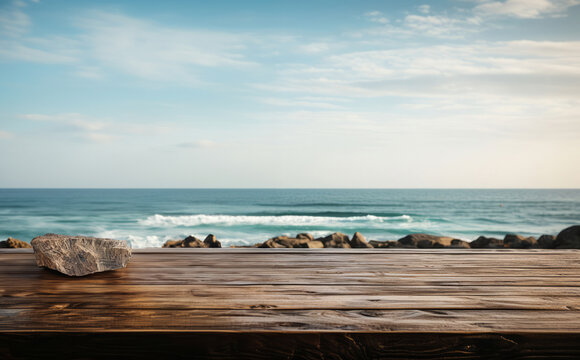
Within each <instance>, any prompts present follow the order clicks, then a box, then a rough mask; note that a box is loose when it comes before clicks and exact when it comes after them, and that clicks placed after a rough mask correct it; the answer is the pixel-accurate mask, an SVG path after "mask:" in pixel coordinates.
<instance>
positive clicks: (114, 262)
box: [30, 234, 131, 276]
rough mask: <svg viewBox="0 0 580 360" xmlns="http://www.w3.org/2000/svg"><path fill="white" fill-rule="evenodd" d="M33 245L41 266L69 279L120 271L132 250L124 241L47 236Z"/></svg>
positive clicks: (33, 242)
mask: <svg viewBox="0 0 580 360" xmlns="http://www.w3.org/2000/svg"><path fill="white" fill-rule="evenodd" d="M30 243H31V244H32V247H33V248H34V255H35V256H36V263H37V264H38V266H42V267H47V268H49V269H52V270H56V271H59V272H61V273H63V274H66V275H69V276H84V275H88V274H92V273H96V272H101V271H108V270H115V269H120V268H123V267H125V266H127V263H128V262H129V259H130V258H131V248H129V245H127V242H126V241H122V240H113V239H100V238H94V237H89V236H67V235H57V234H46V235H43V236H39V237H36V238H34V239H32V241H31V242H30Z"/></svg>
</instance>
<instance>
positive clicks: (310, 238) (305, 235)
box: [296, 233, 314, 241]
mask: <svg viewBox="0 0 580 360" xmlns="http://www.w3.org/2000/svg"><path fill="white" fill-rule="evenodd" d="M296 239H308V240H310V241H314V236H312V235H310V234H308V233H300V234H298V235H296Z"/></svg>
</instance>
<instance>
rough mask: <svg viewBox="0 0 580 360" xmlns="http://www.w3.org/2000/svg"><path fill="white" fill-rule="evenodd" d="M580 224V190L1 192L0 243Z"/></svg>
mask: <svg viewBox="0 0 580 360" xmlns="http://www.w3.org/2000/svg"><path fill="white" fill-rule="evenodd" d="M575 224H580V190H578V189H576V190H512V189H509V190H507V189H506V190H464V189H462V190H428V189H425V190H423V189H408V190H399V189H397V190H395V189H376V190H375V189H364V190H363V189H358V190H353V189H348V190H347V189H328V190H320V189H0V239H2V240H3V239H5V238H7V237H9V236H11V237H15V238H18V239H20V240H24V241H30V240H31V239H32V238H34V237H36V236H39V235H42V234H45V233H59V234H71V235H72V234H82V235H91V236H97V237H107V238H114V239H121V240H127V241H129V242H130V244H131V246H132V247H133V248H145V247H159V246H161V245H162V244H163V243H164V242H165V241H167V240H170V239H182V238H184V237H186V236H187V235H195V236H196V237H198V238H201V239H202V240H203V238H204V237H205V236H206V235H207V234H209V233H212V234H214V235H216V236H217V238H218V239H219V240H220V241H221V242H222V244H223V246H229V245H249V244H254V243H257V242H262V241H265V240H267V239H268V238H270V237H273V236H276V235H282V234H286V235H294V234H296V233H300V232H309V233H312V234H313V235H314V236H316V237H317V236H323V235H326V234H329V233H332V232H335V231H340V232H344V233H347V234H352V233H354V232H355V231H360V232H361V233H363V234H364V235H365V236H366V237H367V239H369V240H372V239H374V240H396V239H399V238H401V237H403V236H405V235H406V234H409V233H415V232H425V233H430V234H437V235H449V236H454V237H457V238H460V239H465V240H473V239H475V238H477V237H478V236H479V235H487V236H497V237H503V236H504V235H505V234H506V233H517V234H522V235H533V236H538V235H542V234H557V233H558V232H559V231H560V230H562V229H564V228H565V227H568V226H570V225H575Z"/></svg>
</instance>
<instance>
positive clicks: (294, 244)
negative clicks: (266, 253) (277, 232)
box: [259, 235, 310, 248]
mask: <svg viewBox="0 0 580 360" xmlns="http://www.w3.org/2000/svg"><path fill="white" fill-rule="evenodd" d="M309 242H310V239H308V238H306V237H303V238H289V237H288V236H285V235H281V236H276V237H274V238H271V239H269V240H267V241H265V242H264V243H263V244H261V245H260V246H259V247H261V248H301V247H308V246H307V244H308V243H309Z"/></svg>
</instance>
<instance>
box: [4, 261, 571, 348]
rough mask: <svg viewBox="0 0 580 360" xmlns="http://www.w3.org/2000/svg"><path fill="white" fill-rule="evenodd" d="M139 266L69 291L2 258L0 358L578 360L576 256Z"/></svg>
mask: <svg viewBox="0 0 580 360" xmlns="http://www.w3.org/2000/svg"><path fill="white" fill-rule="evenodd" d="M133 254H134V255H133V259H132V260H131V262H130V263H129V266H128V267H127V268H125V269H120V270H117V271H114V272H106V273H98V274H94V275H90V276H87V277H82V278H69V277H66V276H63V275H61V274H58V273H56V272H52V271H48V270H45V269H41V268H38V267H37V266H36V263H35V261H34V256H33V254H32V252H31V251H30V250H27V249H18V250H12V249H10V250H0V358H43V357H44V358H49V357H51V356H49V354H51V353H54V352H57V351H58V349H59V348H60V347H64V348H65V349H66V351H64V352H63V351H62V349H61V352H60V353H59V355H60V356H61V358H71V359H72V358H112V357H118V358H122V357H124V358H159V357H163V356H161V355H160V354H168V352H169V353H171V355H172V357H174V358H181V357H187V358H190V357H191V355H192V354H193V355H195V356H197V357H212V358H284V359H286V358H316V359H322V358H325V359H329V358H369V359H375V358H417V357H422V358H462V359H468V358H475V357H479V356H486V357H514V358H515V357H517V358H538V357H540V358H544V357H549V356H553V357H556V358H575V357H579V356H580V251H576V250H564V251H563V250H503V249H499V250H495V249H492V250H486V249H466V250H460V249H458V250H455V249H442V250H436V249H425V250H415V249H370V250H366V249H320V250H317V249H147V250H136V251H134V253H133ZM70 339H76V340H74V341H72V340H70ZM75 344H76V345H75ZM192 351H193V353H192Z"/></svg>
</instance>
